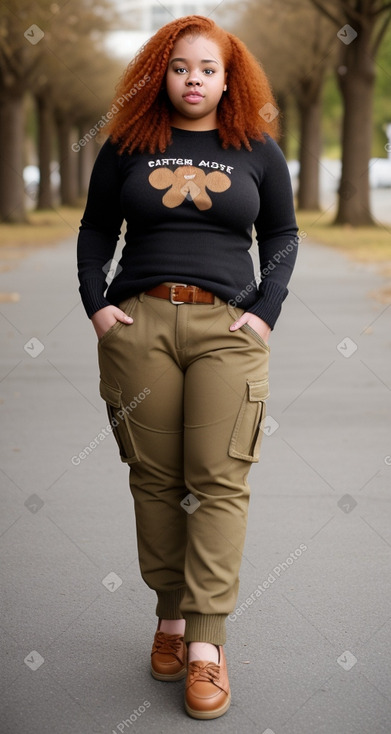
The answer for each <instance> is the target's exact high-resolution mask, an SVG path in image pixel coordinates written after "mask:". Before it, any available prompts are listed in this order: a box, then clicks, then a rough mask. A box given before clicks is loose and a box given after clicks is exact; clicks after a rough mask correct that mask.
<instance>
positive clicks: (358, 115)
mask: <svg viewBox="0 0 391 734" xmlns="http://www.w3.org/2000/svg"><path fill="white" fill-rule="evenodd" d="M351 25H352V27H353V28H354V29H356V30H357V33H358V35H357V37H356V38H355V39H354V40H353V41H352V42H351V43H350V44H349V45H347V46H344V48H343V53H342V62H341V66H340V67H339V69H338V72H339V73H338V80H339V86H340V89H341V93H342V97H343V101H344V117H343V127H342V175H341V181H340V185H339V191H338V195H339V201H338V212H337V216H336V219H335V224H350V225H352V226H358V225H369V224H373V223H374V222H373V219H372V215H371V209H370V198H369V170H368V166H369V160H370V157H371V143H372V106H373V90H374V83H375V68H374V60H373V58H372V55H371V34H372V23H371V22H370V20H369V19H368V20H367V24H366V26H365V27H362V28H358V27H357V22H356V23H355V22H354V21H353V20H352V21H351Z"/></svg>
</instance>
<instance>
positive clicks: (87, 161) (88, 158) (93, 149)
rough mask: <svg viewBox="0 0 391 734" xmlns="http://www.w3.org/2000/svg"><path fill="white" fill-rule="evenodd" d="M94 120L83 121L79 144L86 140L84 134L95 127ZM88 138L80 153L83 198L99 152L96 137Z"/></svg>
mask: <svg viewBox="0 0 391 734" xmlns="http://www.w3.org/2000/svg"><path fill="white" fill-rule="evenodd" d="M93 125H94V122H92V123H91V124H88V123H82V124H80V126H79V145H80V141H82V140H84V135H85V134H86V133H88V131H89V130H90V129H91V128H92V127H93ZM90 137H91V136H89V137H88V138H87V141H86V145H80V151H79V153H78V177H79V181H78V184H79V186H78V193H79V196H80V197H81V198H85V197H86V196H87V193H88V186H89V183H90V177H91V171H92V168H93V165H94V162H95V158H96V155H97V152H98V146H97V144H96V142H95V138H92V139H90Z"/></svg>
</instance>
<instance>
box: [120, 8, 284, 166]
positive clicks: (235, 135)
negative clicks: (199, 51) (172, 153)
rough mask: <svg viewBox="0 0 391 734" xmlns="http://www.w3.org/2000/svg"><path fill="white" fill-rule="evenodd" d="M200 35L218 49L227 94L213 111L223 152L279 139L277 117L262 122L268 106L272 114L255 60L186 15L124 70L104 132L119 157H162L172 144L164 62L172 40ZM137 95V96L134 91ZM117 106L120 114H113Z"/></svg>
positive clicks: (211, 26) (230, 38) (206, 21)
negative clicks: (143, 154)
mask: <svg viewBox="0 0 391 734" xmlns="http://www.w3.org/2000/svg"><path fill="white" fill-rule="evenodd" d="M187 35H190V36H191V35H193V36H197V35H202V36H205V37H207V38H210V39H212V40H213V41H215V42H216V43H217V44H218V46H219V47H220V50H221V53H222V56H223V59H224V66H225V70H226V71H227V72H228V91H227V92H225V93H224V94H223V95H222V97H221V100H220V102H219V104H218V107H217V118H218V134H219V138H220V141H221V145H222V147H223V148H228V147H229V146H230V145H232V146H233V147H235V148H237V149H240V148H241V146H242V145H244V146H245V147H246V148H247V150H251V149H252V148H251V145H250V138H253V139H255V140H264V137H263V134H264V133H266V132H267V133H268V134H269V135H270V136H271V137H273V138H276V139H277V138H278V133H279V124H278V117H277V116H276V117H275V118H274V119H273V120H271V121H270V122H267V121H266V120H265V119H264V118H263V117H262V116H261V115H260V110H261V109H262V107H263V106H264V105H265V104H267V103H271V104H272V105H274V107H276V108H277V103H276V101H275V99H274V97H273V93H272V91H271V88H270V85H269V82H268V79H267V77H266V74H265V72H264V71H263V69H262V67H261V65H260V64H259V63H258V61H257V60H256V58H255V56H253V54H252V53H251V52H250V51H249V50H248V49H247V48H246V46H245V45H244V43H242V41H240V40H239V38H237V37H236V36H234V35H233V34H231V33H228V32H227V31H225V30H223V29H222V28H220V26H218V25H216V23H214V21H213V20H211V19H210V18H206V17H204V16H202V15H189V16H185V17H182V18H178V19H177V20H174V21H172V22H171V23H167V25H165V26H163V27H162V28H160V29H159V30H158V31H157V32H156V33H155V34H154V35H153V36H152V38H150V39H149V41H147V43H146V44H144V46H142V48H141V49H140V50H139V51H138V53H137V54H136V56H135V57H134V59H132V61H131V62H130V63H129V65H128V66H127V67H126V69H125V71H124V73H123V75H122V77H121V79H120V81H119V83H118V85H117V87H116V96H115V97H114V99H113V101H112V105H111V110H114V111H115V112H113V114H112V117H111V119H110V121H109V122H108V124H107V125H106V127H105V132H106V133H107V134H108V135H109V136H110V138H111V140H112V141H113V142H116V143H118V144H119V150H120V152H123V151H124V150H128V152H129V153H132V152H133V151H134V150H136V149H138V150H139V151H141V152H143V151H145V150H148V152H149V153H155V152H156V150H157V149H159V151H160V152H161V153H164V152H165V150H166V148H167V146H168V145H169V144H170V142H171V140H172V133H171V126H170V105H171V103H170V100H169V98H168V95H167V92H166V91H165V89H164V80H165V76H166V72H167V66H168V62H169V58H170V56H171V53H172V50H173V48H174V45H175V43H176V41H177V39H179V38H181V37H183V36H187ZM135 90H136V91H135ZM118 104H120V107H121V109H118Z"/></svg>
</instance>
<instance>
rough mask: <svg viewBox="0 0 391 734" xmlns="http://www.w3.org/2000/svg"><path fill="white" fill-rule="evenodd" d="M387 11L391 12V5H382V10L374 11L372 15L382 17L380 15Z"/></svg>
mask: <svg viewBox="0 0 391 734" xmlns="http://www.w3.org/2000/svg"><path fill="white" fill-rule="evenodd" d="M386 10H391V3H386V5H381V6H380V8H378V9H377V10H374V11H373V13H372V15H373V16H375V15H380V13H385V12H386Z"/></svg>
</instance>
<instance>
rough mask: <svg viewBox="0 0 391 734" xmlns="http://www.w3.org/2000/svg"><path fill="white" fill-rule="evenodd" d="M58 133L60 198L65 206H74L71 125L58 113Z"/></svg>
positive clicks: (74, 158)
mask: <svg viewBox="0 0 391 734" xmlns="http://www.w3.org/2000/svg"><path fill="white" fill-rule="evenodd" d="M56 121H57V131H58V148H59V158H60V176H61V183H60V196H61V203H62V204H63V205H65V206H76V203H77V189H78V177H77V155H78V154H77V153H75V152H74V151H73V150H72V147H71V145H72V143H71V132H72V124H71V121H70V119H69V117H68V116H67V115H65V114H64V113H62V112H59V113H58V114H57V115H56Z"/></svg>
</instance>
